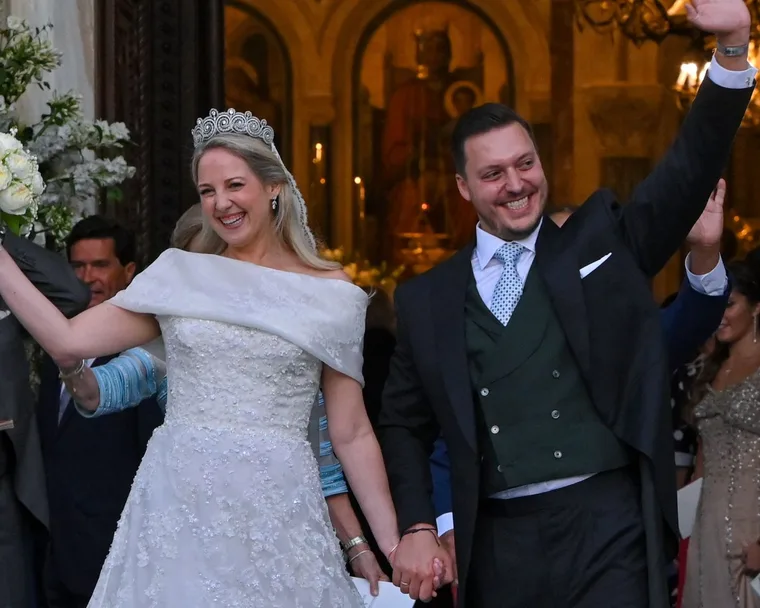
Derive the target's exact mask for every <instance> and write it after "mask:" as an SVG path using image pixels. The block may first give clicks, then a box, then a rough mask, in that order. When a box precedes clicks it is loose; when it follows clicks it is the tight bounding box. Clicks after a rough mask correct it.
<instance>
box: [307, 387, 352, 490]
mask: <svg viewBox="0 0 760 608" xmlns="http://www.w3.org/2000/svg"><path fill="white" fill-rule="evenodd" d="M310 426H311V427H312V428H313V429H314V432H311V433H310V436H311V442H312V447H314V444H315V443H316V445H317V446H318V447H317V449H316V450H315V452H316V455H317V460H318V462H319V477H320V480H321V482H322V493H323V494H324V496H325V498H328V497H330V496H335V495H336V494H345V493H346V492H348V485H347V484H346V478H345V476H344V475H343V467H342V466H341V465H340V462H339V461H338V458H337V457H336V456H335V452H333V448H332V442H331V441H330V434H329V432H328V430H327V414H326V413H325V398H324V396H323V395H322V391H319V395H318V396H317V402H316V403H315V405H314V407H313V408H312V416H311V422H310Z"/></svg>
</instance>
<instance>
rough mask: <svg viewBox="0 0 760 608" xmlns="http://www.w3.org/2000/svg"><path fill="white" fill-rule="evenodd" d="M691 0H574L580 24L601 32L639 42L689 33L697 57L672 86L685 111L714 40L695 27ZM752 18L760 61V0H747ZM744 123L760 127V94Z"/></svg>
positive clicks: (753, 49) (754, 57)
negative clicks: (688, 15) (690, 18)
mask: <svg viewBox="0 0 760 608" xmlns="http://www.w3.org/2000/svg"><path fill="white" fill-rule="evenodd" d="M688 1H689V0H575V7H576V19H577V22H578V27H579V28H581V29H582V28H583V27H584V26H587V25H588V26H590V27H591V28H592V29H593V30H594V31H597V32H600V33H612V32H620V33H622V34H623V35H624V36H625V37H626V38H628V39H630V40H631V41H632V42H633V43H634V44H636V45H642V44H643V43H644V42H647V41H652V42H656V43H660V42H662V41H663V40H664V39H665V38H666V37H667V36H671V35H677V36H686V37H689V38H691V39H692V40H693V46H694V48H695V49H696V50H697V53H696V57H695V58H693V59H690V60H686V61H684V62H683V63H682V64H681V69H680V73H679V75H678V78H677V80H676V82H675V84H674V86H673V90H674V91H675V94H676V101H677V103H678V107H679V109H680V110H681V111H682V112H686V111H687V110H688V109H689V107H691V103H692V101H693V100H694V97H695V96H696V94H697V91H698V90H699V86H700V85H701V84H702V81H703V80H704V78H705V75H706V74H707V67H708V65H709V59H710V55H711V53H712V50H713V49H714V48H715V39H714V37H712V36H706V35H704V34H703V33H702V32H699V31H698V30H696V29H695V28H693V27H692V26H691V25H690V24H689V22H688V20H687V18H686V4H687V2H688ZM745 3H746V5H747V8H748V9H749V13H750V16H751V18H752V28H751V30H750V49H749V60H750V63H752V64H753V65H758V61H760V0H745ZM744 125H745V126H750V127H760V94H758V92H757V90H755V92H754V93H753V94H752V100H751V102H750V105H749V108H748V109H747V113H746V114H745V115H744Z"/></svg>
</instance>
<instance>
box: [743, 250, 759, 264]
mask: <svg viewBox="0 0 760 608" xmlns="http://www.w3.org/2000/svg"><path fill="white" fill-rule="evenodd" d="M744 261H745V262H747V264H749V265H751V266H752V267H753V268H760V247H755V248H754V249H751V250H750V252H749V253H748V254H747V255H746V257H745V258H744Z"/></svg>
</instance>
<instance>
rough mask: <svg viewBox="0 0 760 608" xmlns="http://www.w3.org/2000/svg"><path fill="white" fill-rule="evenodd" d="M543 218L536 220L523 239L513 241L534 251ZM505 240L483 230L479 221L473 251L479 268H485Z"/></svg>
mask: <svg viewBox="0 0 760 608" xmlns="http://www.w3.org/2000/svg"><path fill="white" fill-rule="evenodd" d="M543 222H544V218H543V217H542V218H541V220H540V221H539V222H538V226H536V228H535V229H534V230H533V232H531V233H530V234H529V235H528V236H526V237H525V238H524V239H518V240H516V241H515V243H520V245H522V246H523V247H525V249H527V250H528V251H530V252H532V253H536V241H537V240H538V231H539V230H541V224H543ZM506 242H507V241H505V240H503V239H500V238H499V237H498V236H494V235H493V234H490V233H488V232H486V231H485V230H483V229H482V228H481V227H480V222H478V225H477V226H476V227H475V252H476V254H477V256H478V263H479V264H480V267H481V268H485V267H486V265H487V264H488V262H490V261H491V260H492V259H493V256H494V254H495V253H496V251H497V250H498V249H499V247H501V246H502V245H503V244H504V243H506Z"/></svg>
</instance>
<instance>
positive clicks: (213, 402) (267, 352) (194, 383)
mask: <svg viewBox="0 0 760 608" xmlns="http://www.w3.org/2000/svg"><path fill="white" fill-rule="evenodd" d="M159 321H160V325H161V332H162V334H163V336H164V340H165V342H166V345H167V356H168V360H167V369H168V370H169V371H168V375H167V377H168V380H169V392H168V401H167V406H166V420H167V422H174V421H184V422H188V423H192V424H200V425H202V426H206V425H210V426H213V427H220V426H221V427H226V428H235V429H238V430H243V429H254V428H260V427H262V426H265V427H266V428H267V429H268V430H270V431H282V432H296V434H298V435H299V436H305V434H306V427H307V423H308V420H309V414H310V412H311V407H312V405H313V403H314V399H315V396H316V394H317V390H318V388H319V378H320V371H321V368H322V364H321V362H320V361H319V360H318V359H316V358H315V357H314V356H312V355H310V354H309V353H306V352H305V351H304V350H303V349H301V348H300V347H299V346H296V345H295V344H293V343H291V342H288V341H287V340H285V339H284V338H281V337H280V336H277V335H274V334H269V333H266V332H263V331H262V330H259V329H253V328H247V327H238V326H235V327H229V326H228V325H225V324H221V323H218V322H216V321H203V320H199V319H185V318H178V317H160V318H159ZM221 336H224V338H223V339H224V349H223V351H222V352H220V351H219V347H218V344H219V341H220V337H221Z"/></svg>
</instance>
